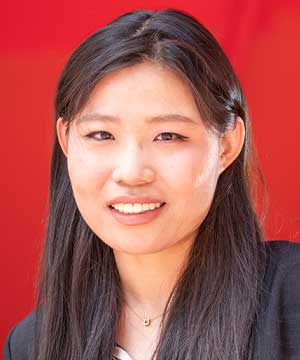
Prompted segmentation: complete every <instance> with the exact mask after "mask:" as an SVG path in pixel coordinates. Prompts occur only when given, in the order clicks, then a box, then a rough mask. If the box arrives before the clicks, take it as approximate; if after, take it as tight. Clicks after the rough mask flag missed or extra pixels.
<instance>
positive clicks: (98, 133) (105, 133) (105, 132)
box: [85, 131, 111, 141]
mask: <svg viewBox="0 0 300 360" xmlns="http://www.w3.org/2000/svg"><path fill="white" fill-rule="evenodd" d="M96 135H104V138H103V137H101V136H100V138H99V136H97V137H96ZM110 135H111V134H110V133H109V132H107V131H94V132H91V133H89V134H87V135H85V137H87V138H88V139H94V140H98V141H103V140H109V138H108V137H109V136H110Z"/></svg>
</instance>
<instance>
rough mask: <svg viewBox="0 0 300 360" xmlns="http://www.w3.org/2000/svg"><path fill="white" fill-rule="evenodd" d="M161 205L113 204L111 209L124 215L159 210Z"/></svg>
mask: <svg viewBox="0 0 300 360" xmlns="http://www.w3.org/2000/svg"><path fill="white" fill-rule="evenodd" d="M162 204H163V203H150V204H137V203H134V204H123V203H122V204H114V205H112V207H113V208H114V209H117V210H118V211H120V212H122V213H125V214H138V213H141V212H145V211H148V210H153V209H156V208H159V207H160V206H161V205H162Z"/></svg>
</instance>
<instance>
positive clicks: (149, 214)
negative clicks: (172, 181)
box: [107, 202, 166, 226]
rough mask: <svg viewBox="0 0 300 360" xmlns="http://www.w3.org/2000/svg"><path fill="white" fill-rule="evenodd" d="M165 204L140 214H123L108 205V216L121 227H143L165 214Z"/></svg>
mask: <svg viewBox="0 0 300 360" xmlns="http://www.w3.org/2000/svg"><path fill="white" fill-rule="evenodd" d="M165 207H166V203H165V202H163V203H161V205H160V206H159V207H155V208H154V209H148V210H145V211H140V212H133V211H131V212H124V211H119V210H117V209H115V208H114V207H113V206H112V205H109V206H108V207H107V208H108V209H109V212H110V214H111V215H112V216H113V218H114V219H115V220H116V221H117V222H119V223H120V224H122V225H131V226H133V225H144V224H147V223H150V222H152V221H154V220H155V219H156V218H159V217H160V216H162V214H163V213H164V212H165V210H164V209H165Z"/></svg>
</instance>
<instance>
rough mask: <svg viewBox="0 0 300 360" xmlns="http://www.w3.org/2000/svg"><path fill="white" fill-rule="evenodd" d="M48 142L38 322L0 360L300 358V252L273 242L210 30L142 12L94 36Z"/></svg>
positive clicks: (180, 15)
mask: <svg viewBox="0 0 300 360" xmlns="http://www.w3.org/2000/svg"><path fill="white" fill-rule="evenodd" d="M55 134H56V136H55V141H54V146H53V154H52V162H51V183H50V198H49V219H48V226H47V231H46V238H45V244H44V251H43V256H42V261H41V266H40V283H39V292H38V296H37V304H36V310H35V311H33V312H32V313H30V314H29V315H28V316H27V317H26V318H25V319H23V320H22V321H21V322H19V323H18V324H16V325H15V327H14V328H13V329H12V330H11V331H10V333H9V335H8V336H7V339H6V344H5V358H6V359H13V360H15V359H40V360H46V359H47V360H55V359H84V360H91V359H103V360H107V359H112V358H113V359H123V360H125V359H127V360H130V359H134V360H144V359H157V360H166V359H172V360H173V359H180V360H181V359H182V360H183V359H184V360H187V359H223V360H224V359H225V360H227V359H228V360H229V359H230V360H238V359H251V358H254V359H263V360H267V359H296V358H297V359H298V358H300V291H299V288H298V283H297V281H298V279H297V277H298V276H299V275H300V248H299V244H294V243H291V242H288V241H279V242H274V243H267V242H266V241H265V236H264V229H263V221H262V220H259V217H258V215H257V211H256V208H255V204H256V202H255V200H256V194H258V191H257V189H256V187H255V186H254V185H255V184H257V183H258V180H261V181H260V183H261V184H262V185H264V181H263V176H262V174H261V171H260V170H259V164H258V162H257V158H256V155H255V149H254V146H253V143H252V136H251V127H250V122H249V117H248V113H247V107H246V101H245V98H244V95H243V92H242V89H241V86H240V84H239V81H238V79H237V77H236V75H235V73H234V70H233V69H232V67H231V65H230V63H229V61H228V59H227V58H226V56H225V54H224V52H223V51H222V49H221V48H220V46H219V45H218V43H217V42H216V40H215V39H214V37H213V36H212V35H211V34H210V33H209V32H208V30H206V29H205V28H204V27H203V25H201V24H200V23H199V22H198V21H197V20H196V19H194V18H193V17H192V16H190V15H188V14H186V13H184V12H181V11H177V10H173V9H170V10H161V11H156V12H155V11H143V10H139V11H134V12H131V13H126V14H124V15H122V16H120V17H119V18H118V19H116V20H114V21H112V22H111V23H110V24H108V25H106V26H104V27H103V28H101V29H100V30H99V31H97V32H95V33H94V34H93V35H91V36H90V37H89V38H88V39H86V40H85V41H84V42H83V43H82V44H81V45H80V46H79V47H78V48H77V49H76V50H75V52H74V53H73V54H72V56H71V58H70V59H69V61H68V63H67V64H66V66H65V68H64V70H63V72H62V75H61V78H60V80H59V84H58V88H57V94H56V101H55ZM257 175H258V176H257Z"/></svg>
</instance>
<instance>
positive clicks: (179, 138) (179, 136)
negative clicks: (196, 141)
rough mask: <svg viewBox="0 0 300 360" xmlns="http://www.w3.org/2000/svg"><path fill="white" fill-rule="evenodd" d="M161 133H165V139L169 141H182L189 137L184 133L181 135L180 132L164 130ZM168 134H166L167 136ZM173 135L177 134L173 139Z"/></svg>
mask: <svg viewBox="0 0 300 360" xmlns="http://www.w3.org/2000/svg"><path fill="white" fill-rule="evenodd" d="M159 135H164V136H163V138H164V139H163V140H166V141H167V142H168V141H172V140H175V141H176V140H182V141H184V140H186V139H187V137H186V136H183V135H179V134H176V133H172V132H164V133H161V134H159ZM165 135H166V136H165ZM172 135H175V138H173V139H172Z"/></svg>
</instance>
